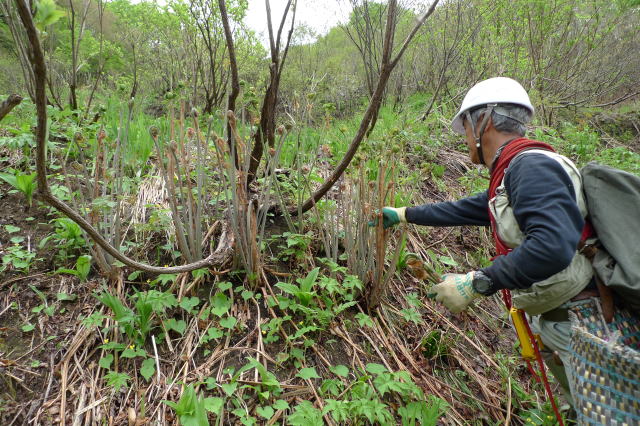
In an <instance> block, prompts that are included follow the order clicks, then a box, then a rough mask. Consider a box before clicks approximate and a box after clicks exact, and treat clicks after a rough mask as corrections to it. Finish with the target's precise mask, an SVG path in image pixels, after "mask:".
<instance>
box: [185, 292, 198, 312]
mask: <svg viewBox="0 0 640 426" xmlns="http://www.w3.org/2000/svg"><path fill="white" fill-rule="evenodd" d="M198 304H200V299H199V298H198V297H196V296H193V297H184V298H183V299H182V300H181V301H180V307H181V308H182V309H184V310H185V311H187V312H189V313H191V312H192V311H193V308H195V307H196V306H198Z"/></svg>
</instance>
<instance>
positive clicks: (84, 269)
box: [76, 254, 91, 281]
mask: <svg viewBox="0 0 640 426" xmlns="http://www.w3.org/2000/svg"><path fill="white" fill-rule="evenodd" d="M90 269H91V256H89V255H87V254H84V255H82V256H80V257H78V260H76V271H78V278H80V281H86V280H87V277H88V276H89V270H90Z"/></svg>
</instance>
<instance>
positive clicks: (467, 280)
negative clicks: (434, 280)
mask: <svg viewBox="0 0 640 426" xmlns="http://www.w3.org/2000/svg"><path fill="white" fill-rule="evenodd" d="M442 280H443V281H442V282H441V283H439V284H436V285H434V286H433V287H432V288H431V291H432V292H433V294H435V299H436V301H438V302H441V303H442V304H443V305H444V306H446V307H447V309H449V310H450V311H451V312H453V313H454V314H457V313H458V312H462V311H464V310H465V309H467V307H468V306H469V304H470V303H471V302H473V301H474V300H475V299H477V298H479V297H481V296H482V295H481V294H480V293H478V292H477V291H475V290H474V289H473V284H472V282H473V272H469V273H467V274H445V275H443V276H442Z"/></svg>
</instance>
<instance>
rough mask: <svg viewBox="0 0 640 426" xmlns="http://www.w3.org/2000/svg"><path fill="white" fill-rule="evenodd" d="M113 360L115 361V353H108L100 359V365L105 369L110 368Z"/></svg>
mask: <svg viewBox="0 0 640 426" xmlns="http://www.w3.org/2000/svg"><path fill="white" fill-rule="evenodd" d="M112 362H113V354H107V355H105V356H103V357H102V358H100V360H99V361H98V365H99V366H100V367H102V368H104V369H105V370H108V369H109V368H111V363H112Z"/></svg>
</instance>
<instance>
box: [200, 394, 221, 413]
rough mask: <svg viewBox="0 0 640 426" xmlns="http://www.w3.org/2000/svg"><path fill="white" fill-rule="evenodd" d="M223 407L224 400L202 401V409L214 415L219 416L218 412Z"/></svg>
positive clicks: (211, 399)
mask: <svg viewBox="0 0 640 426" xmlns="http://www.w3.org/2000/svg"><path fill="white" fill-rule="evenodd" d="M223 406H224V399H222V398H214V397H209V398H205V399H204V409H205V410H207V411H208V412H210V413H214V414H215V415H220V410H222V407H223Z"/></svg>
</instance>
